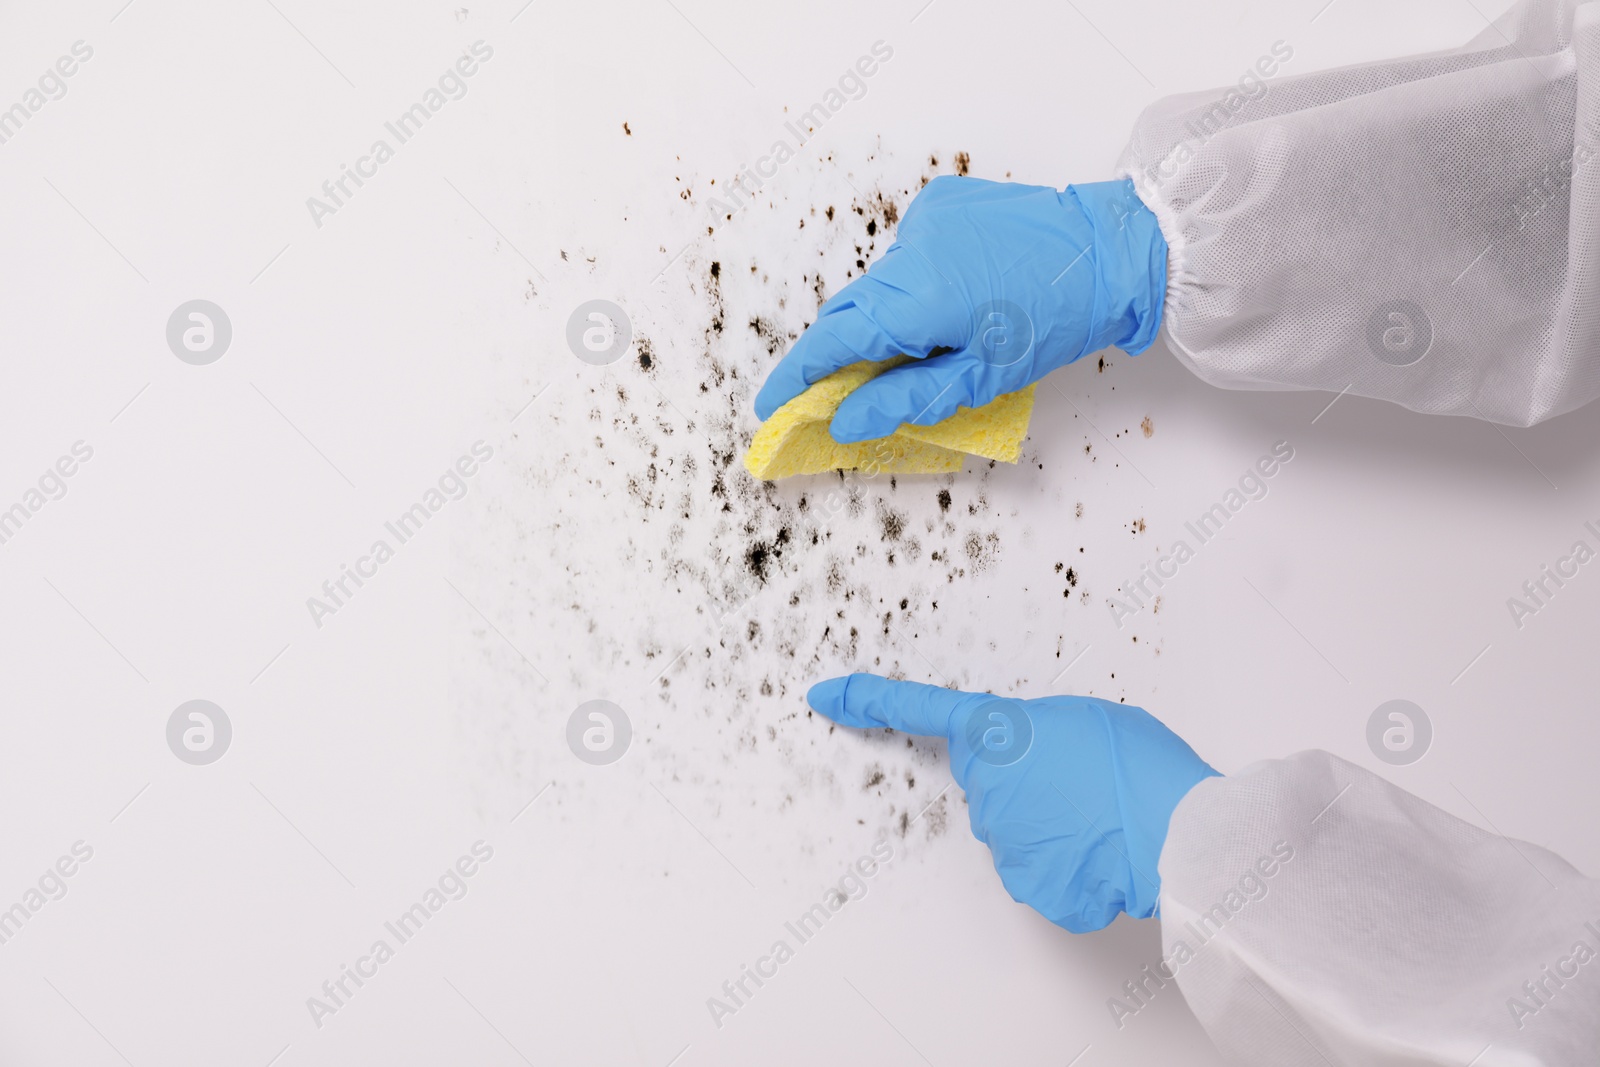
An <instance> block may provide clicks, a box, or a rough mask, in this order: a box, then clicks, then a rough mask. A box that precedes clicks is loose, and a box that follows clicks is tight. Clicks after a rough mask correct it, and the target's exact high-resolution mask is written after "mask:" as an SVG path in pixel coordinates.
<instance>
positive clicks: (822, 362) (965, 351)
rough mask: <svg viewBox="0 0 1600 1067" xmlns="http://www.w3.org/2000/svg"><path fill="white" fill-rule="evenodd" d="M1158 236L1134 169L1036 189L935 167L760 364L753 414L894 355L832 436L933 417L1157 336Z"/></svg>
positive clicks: (1163, 252)
mask: <svg viewBox="0 0 1600 1067" xmlns="http://www.w3.org/2000/svg"><path fill="white" fill-rule="evenodd" d="M1166 278H1167V245H1166V241H1164V240H1163V239H1162V237H1161V231H1160V229H1159V228H1158V227H1157V225H1156V219H1155V216H1154V215H1152V214H1151V213H1150V210H1149V209H1148V208H1146V207H1145V206H1144V204H1143V203H1142V202H1141V201H1140V200H1139V198H1138V196H1136V195H1135V194H1134V191H1133V183H1132V182H1131V181H1128V180H1127V179H1122V180H1120V181H1112V182H1095V183H1092V184H1089V185H1069V186H1068V187H1067V189H1066V191H1065V192H1058V191H1057V190H1055V189H1050V188H1046V187H1044V186H1036V185H1017V184H1011V183H1005V182H990V181H983V180H981V179H977V178H955V177H949V176H945V177H940V178H935V179H934V180H933V181H931V182H929V183H928V185H927V186H926V188H924V189H923V190H922V191H921V192H920V193H918V194H917V196H916V198H915V199H914V200H913V201H912V202H911V206H910V207H909V208H907V209H906V214H905V218H904V219H903V220H901V222H900V227H899V230H898V231H897V232H896V234H895V240H894V243H893V244H891V245H890V246H889V248H888V250H887V251H886V252H885V253H884V255H883V258H881V259H879V260H878V261H877V262H876V263H874V264H873V265H872V267H871V269H870V270H869V271H868V272H867V273H866V274H865V275H863V276H862V277H860V278H857V279H856V280H855V281H853V282H851V283H850V284H849V285H847V286H845V287H844V288H843V289H842V290H840V291H839V292H838V293H837V294H836V295H835V296H834V297H833V298H832V299H831V300H829V301H828V302H827V303H826V304H824V305H823V306H822V309H821V311H820V313H819V314H818V316H817V321H816V322H815V323H814V324H813V325H812V326H811V328H810V329H808V330H807V331H806V332H805V333H804V334H803V335H802V336H801V338H800V340H798V341H796V342H795V344H794V347H793V348H791V349H790V350H789V354H788V355H786V356H785V357H784V358H783V359H782V361H780V362H779V364H778V365H777V366H776V367H775V368H773V370H772V373H771V374H770V375H768V377H767V381H766V383H765V384H764V385H763V386H762V388H761V392H760V393H759V394H757V396H756V402H755V408H756V415H757V416H759V417H760V418H761V419H762V420H763V421H765V420H766V419H768V418H770V417H771V416H772V413H773V412H775V411H777V410H778V408H779V407H781V406H782V405H783V404H784V403H785V402H786V401H788V400H790V399H792V398H794V397H796V396H798V395H799V394H801V393H802V392H804V391H805V389H806V387H807V386H809V385H811V384H812V383H813V382H815V381H817V380H818V379H820V378H823V377H826V376H827V375H829V374H831V373H833V372H834V371H836V370H838V369H839V368H840V367H843V366H846V365H847V364H850V363H857V362H860V361H861V360H873V361H881V360H885V359H891V358H893V357H895V356H899V355H902V354H903V355H909V356H913V357H916V361H915V362H912V363H907V364H905V365H904V366H901V367H896V368H895V369H893V370H890V371H888V372H887V373H885V374H882V375H879V376H878V377H876V378H874V379H872V380H871V381H870V382H868V383H866V384H865V385H863V386H861V387H860V388H859V389H857V390H856V391H855V392H853V393H852V394H850V396H848V397H846V398H845V400H844V402H843V403H842V404H840V405H839V410H838V411H837V413H835V415H834V419H833V424H832V428H831V429H832V434H833V437H834V440H836V441H840V442H853V441H866V440H871V439H873V438H878V437H887V436H888V435H889V434H891V433H893V432H894V431H895V430H896V429H897V428H898V427H899V426H900V425H901V424H902V423H912V424H915V425H918V426H930V425H932V424H934V423H936V422H940V421H942V420H944V419H946V418H948V417H950V416H951V415H953V414H955V412H956V409H957V408H958V407H978V406H980V405H982V404H987V403H988V402H989V401H991V400H993V399H994V398H995V397H997V396H1000V395H1001V394H1003V393H1011V392H1015V391H1016V390H1018V389H1021V388H1023V387H1024V386H1026V385H1028V384H1030V383H1032V382H1035V381H1038V380H1039V379H1040V378H1042V377H1044V376H1045V375H1046V374H1048V373H1049V372H1051V371H1052V370H1055V369H1056V368H1057V367H1061V366H1065V365H1066V364H1068V363H1071V362H1073V361H1074V360H1076V359H1079V358H1080V357H1082V356H1084V355H1087V354H1088V353H1090V352H1095V351H1098V350H1100V349H1102V348H1105V347H1106V346H1108V345H1116V346H1117V347H1118V348H1121V349H1122V350H1123V351H1125V352H1127V353H1129V354H1130V355H1138V354H1139V353H1140V352H1143V351H1144V350H1145V349H1146V348H1148V347H1149V346H1150V343H1151V342H1152V341H1154V340H1155V336H1156V331H1157V329H1158V327H1159V326H1160V324H1161V307H1162V303H1163V301H1164V299H1165V296H1166Z"/></svg>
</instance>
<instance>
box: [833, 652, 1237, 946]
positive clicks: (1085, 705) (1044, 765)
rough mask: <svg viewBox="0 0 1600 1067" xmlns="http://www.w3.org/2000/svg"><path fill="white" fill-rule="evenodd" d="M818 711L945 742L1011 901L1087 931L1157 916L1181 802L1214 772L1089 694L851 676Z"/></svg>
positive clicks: (1168, 735) (1120, 707)
mask: <svg viewBox="0 0 1600 1067" xmlns="http://www.w3.org/2000/svg"><path fill="white" fill-rule="evenodd" d="M806 699H807V701H809V702H810V704H811V706H812V708H814V709H815V710H816V711H818V712H820V713H821V714H823V715H826V716H827V717H828V718H830V719H832V720H833V721H834V722H837V723H839V724H841V725H844V726H859V727H873V726H888V727H891V728H893V729H896V730H899V731H901V732H903V733H908V734H921V735H924V736H928V737H944V738H946V739H947V740H948V741H949V742H950V771H951V773H952V774H953V775H954V776H955V780H956V784H958V785H960V786H961V788H962V789H964V790H966V793H967V807H968V815H969V816H970V818H971V821H972V832H973V834H974V835H976V836H977V838H978V840H979V841H982V842H983V843H984V844H986V845H988V846H989V851H990V852H992V853H993V854H994V866H995V870H997V871H999V872H1000V881H1001V882H1002V883H1003V884H1004V885H1005V887H1006V890H1007V891H1008V892H1009V893H1010V894H1011V897H1012V899H1013V900H1016V901H1018V902H1020V903H1022V904H1027V905H1028V906H1029V907H1031V908H1033V909H1034V910H1035V911H1037V912H1039V914H1041V915H1043V916H1044V917H1045V918H1047V919H1049V920H1050V921H1051V922H1053V923H1055V924H1056V925H1058V926H1064V927H1066V928H1067V929H1068V930H1071V931H1072V932H1073V933H1079V934H1081V933H1086V932H1088V931H1090V930H1098V929H1100V928H1101V927H1103V926H1106V925H1107V924H1109V923H1110V922H1111V920H1113V919H1115V918H1116V917H1117V913H1118V912H1119V911H1126V912H1127V913H1128V914H1129V915H1132V916H1133V917H1134V918H1138V919H1145V918H1149V917H1150V916H1151V915H1153V914H1155V910H1156V903H1157V900H1158V896H1159V893H1160V888H1161V886H1160V882H1159V880H1158V879H1159V877H1160V876H1159V875H1158V874H1157V873H1156V861H1157V860H1158V859H1159V858H1160V857H1161V846H1162V845H1163V844H1164V843H1165V842H1166V839H1167V823H1168V822H1169V821H1170V820H1171V818H1172V812H1173V809H1174V808H1176V807H1177V806H1178V801H1180V800H1182V799H1183V797H1184V795H1185V794H1186V793H1188V792H1189V790H1190V789H1192V788H1194V786H1195V785H1196V783H1198V782H1200V781H1202V780H1204V779H1206V778H1209V777H1211V776H1213V775H1216V774H1217V772H1216V771H1214V770H1212V769H1211V767H1210V766H1209V765H1208V764H1207V763H1206V762H1205V761H1204V760H1202V759H1201V758H1200V757H1199V756H1197V755H1195V753H1194V749H1192V748H1190V747H1189V746H1188V745H1186V744H1184V742H1183V741H1182V740H1181V739H1180V738H1179V737H1178V735H1177V734H1174V733H1173V732H1172V731H1171V730H1169V729H1167V728H1166V727H1165V726H1163V725H1161V723H1160V722H1159V721H1158V720H1157V719H1156V718H1155V717H1153V716H1152V715H1150V714H1149V713H1148V712H1146V711H1143V710H1141V709H1139V708H1134V707H1129V706H1128V705H1126V704H1112V703H1110V702H1108V701H1104V700H1096V699H1094V698H1092V697H1070V696H1056V697H1043V698H1041V699H1038V700H1014V699H1010V698H1006V697H995V696H988V695H985V694H982V693H961V692H957V691H956V690H953V689H941V688H939V687H937V686H932V685H923V684H921V683H919V682H893V681H890V680H888V679H887V678H879V677H878V676H877V675H873V674H852V675H850V676H849V677H847V678H830V679H829V680H828V681H826V682H818V683H817V684H816V685H814V686H812V687H811V691H810V692H809V693H807V694H806Z"/></svg>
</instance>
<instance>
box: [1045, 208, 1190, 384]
mask: <svg viewBox="0 0 1600 1067" xmlns="http://www.w3.org/2000/svg"><path fill="white" fill-rule="evenodd" d="M1067 196H1069V197H1071V198H1072V200H1073V201H1074V202H1075V203H1076V204H1077V205H1078V207H1079V209H1080V210H1082V212H1083V213H1084V216H1085V217H1086V218H1087V219H1088V220H1089V224H1090V225H1091V226H1093V227H1094V245H1093V248H1094V255H1095V295H1094V329H1093V331H1092V332H1091V334H1090V336H1089V340H1088V346H1087V347H1086V348H1085V349H1084V350H1083V353H1081V355H1087V354H1088V353H1090V352H1094V351H1097V350H1099V349H1101V348H1105V347H1107V346H1108V345H1116V346H1117V347H1118V348H1120V349H1122V350H1123V351H1124V352H1126V353H1128V354H1129V355H1130V356H1137V355H1138V354H1139V353H1141V352H1143V351H1144V350H1145V349H1147V348H1149V347H1150V345H1151V344H1152V343H1153V342H1154V341H1155V339H1156V334H1157V333H1158V332H1159V331H1160V329H1161V313H1162V309H1163V307H1164V305H1165V303H1166V292H1167V242H1166V239H1165V238H1164V237H1162V236H1161V227H1160V225H1159V224H1158V223H1157V222H1156V217H1155V215H1154V214H1153V213H1152V212H1151V211H1150V209H1149V208H1147V207H1145V205H1144V201H1142V200H1140V199H1139V196H1138V194H1137V193H1136V192H1135V191H1134V188H1133V182H1131V181H1129V180H1128V179H1127V178H1121V179H1118V180H1117V181H1109V182H1090V183H1087V184H1084V185H1069V186H1067Z"/></svg>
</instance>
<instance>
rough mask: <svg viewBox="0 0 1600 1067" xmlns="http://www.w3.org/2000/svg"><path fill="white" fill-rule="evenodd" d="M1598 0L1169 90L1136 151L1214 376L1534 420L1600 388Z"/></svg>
mask: <svg viewBox="0 0 1600 1067" xmlns="http://www.w3.org/2000/svg"><path fill="white" fill-rule="evenodd" d="M1597 132H1600V4H1597V3H1590V2H1579V0H1521V2H1519V3H1517V4H1516V5H1515V6H1514V7H1513V8H1512V9H1511V10H1510V11H1509V12H1507V13H1506V14H1505V15H1504V16H1503V17H1501V18H1500V19H1498V20H1496V21H1495V22H1494V24H1493V25H1492V26H1491V27H1490V28H1489V29H1486V30H1485V31H1484V32H1483V33H1482V34H1480V35H1479V36H1478V37H1477V38H1476V39H1475V40H1473V41H1472V42H1470V43H1469V44H1467V45H1465V46H1464V47H1462V48H1459V49H1456V50H1453V51H1448V52H1438V53H1433V54H1430V55H1421V56H1411V57H1408V58H1404V59H1396V60H1391V61H1384V62H1376V63H1366V64H1361V65H1358V66H1352V67H1344V68H1340V69H1336V70H1327V71H1321V72H1315V73H1300V72H1297V71H1295V70H1294V60H1293V46H1292V43H1290V42H1285V41H1278V42H1275V43H1274V44H1273V45H1272V46H1271V48H1270V49H1269V50H1264V52H1263V55H1262V57H1261V60H1260V61H1259V62H1258V64H1257V65H1256V68H1255V69H1254V70H1252V71H1250V72H1248V73H1247V75H1246V76H1245V77H1243V78H1242V79H1241V80H1240V83H1239V84H1238V85H1237V86H1234V87H1230V88H1227V89H1221V90H1212V91H1209V92H1198V93H1190V94H1186V95H1182V96H1175V97H1169V98H1167V99H1165V100H1161V101H1158V102H1157V103H1155V104H1154V105H1152V106H1151V107H1149V108H1148V109H1146V110H1145V112H1144V113H1143V115H1142V116H1141V117H1140V118H1139V121H1138V123H1137V125H1136V126H1135V127H1134V131H1133V136H1132V140H1131V141H1130V143H1129V145H1128V147H1127V149H1126V150H1125V151H1124V153H1123V156H1122V159H1121V161H1120V163H1119V165H1118V170H1119V174H1120V175H1123V176H1127V177H1130V178H1132V179H1133V182H1134V185H1135V188H1136V189H1137V190H1138V193H1139V196H1140V198H1141V199H1142V200H1143V201H1144V202H1145V204H1146V205H1147V206H1149V207H1150V209H1151V210H1152V211H1153V212H1154V213H1155V215H1156V217H1157V219H1158V220H1159V222H1160V225H1161V229H1162V233H1163V235H1164V236H1165V237H1166V239H1167V243H1168V245H1169V260H1168V279H1167V299H1166V305H1165V313H1164V323H1163V330H1162V333H1163V336H1165V338H1166V340H1167V342H1168V344H1169V346H1170V347H1171V348H1172V349H1173V350H1174V351H1175V352H1176V353H1177V354H1178V356H1179V358H1180V359H1181V360H1182V361H1183V362H1184V363H1186V364H1187V365H1188V366H1189V367H1190V369H1192V370H1193V371H1194V372H1195V373H1197V374H1198V375H1199V376H1200V377H1201V378H1204V379H1205V380H1206V381H1209V382H1211V383H1212V384H1214V385H1220V386H1226V387H1230V388H1241V389H1273V388H1279V389H1283V388H1288V389H1326V390H1332V391H1336V392H1342V391H1344V390H1349V391H1350V392H1352V393H1355V394H1357V395H1360V396H1369V397H1377V398H1379V399H1383V400H1391V401H1394V402H1396V403H1398V404H1402V405H1404V406H1405V407H1408V408H1411V409H1412V410H1415V411H1423V412H1433V413H1441V414H1452V415H1471V416H1476V417H1479V418H1484V419H1489V420H1491V421H1494V422H1499V423H1505V424H1509V425H1516V426H1527V425H1531V424H1533V423H1536V422H1539V421H1541V420H1543V419H1547V418H1550V417H1552V416H1554V415H1559V414H1561V413H1562V412H1565V411H1570V410H1572V409H1573V408H1577V407H1580V406H1582V405H1583V404H1586V403H1588V402H1589V401H1591V400H1593V399H1594V398H1595V397H1596V396H1600V165H1591V164H1593V161H1594V156H1595V154H1596V152H1597V150H1600V142H1597V140H1596V134H1597Z"/></svg>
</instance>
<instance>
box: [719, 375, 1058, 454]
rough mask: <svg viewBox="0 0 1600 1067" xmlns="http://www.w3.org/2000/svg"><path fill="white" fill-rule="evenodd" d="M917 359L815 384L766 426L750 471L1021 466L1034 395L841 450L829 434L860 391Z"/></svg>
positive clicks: (753, 445)
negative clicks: (969, 462) (978, 461)
mask: <svg viewBox="0 0 1600 1067" xmlns="http://www.w3.org/2000/svg"><path fill="white" fill-rule="evenodd" d="M910 358H911V357H909V356H899V357H896V358H895V359H889V360H884V361H882V362H879V363H852V364H851V365H850V366H848V367H844V368H842V369H841V370H837V371H835V372H833V373H832V374H830V375H828V376H827V377H826V378H823V379H822V380H820V381H818V382H816V383H814V384H813V385H812V386H811V388H809V389H807V390H806V391H805V392H803V393H801V394H800V395H799V396H797V397H795V398H794V399H793V400H791V401H789V402H788V403H787V404H785V405H783V407H781V408H779V409H778V410H777V411H775V412H773V414H772V418H770V419H768V420H767V421H766V422H764V423H762V424H761V428H760V429H759V430H757V431H756V435H755V439H754V440H752V441H751V442H750V451H749V452H747V453H745V457H744V465H745V469H746V470H748V471H749V472H750V473H751V474H753V475H755V476H756V477H757V478H761V479H763V480H769V481H770V480H772V479H776V478H788V477H791V476H793V475H797V474H821V473H823V472H824V471H831V470H867V471H871V472H873V473H898V474H941V473H946V472H950V471H959V470H960V469H961V467H962V465H963V464H964V463H965V461H966V454H971V455H974V456H982V457H984V458H985V459H995V460H1000V461H1001V462H1003V463H1015V462H1016V461H1017V459H1018V458H1019V457H1020V456H1021V455H1022V439H1023V438H1024V437H1026V436H1027V435H1028V420H1029V419H1030V418H1032V416H1033V392H1034V387H1033V386H1031V385H1030V386H1028V387H1027V388H1026V389H1022V390H1019V391H1017V392H1015V393H1007V394H1006V395H1005V396H1002V397H997V398H996V399H995V400H992V401H990V402H989V403H987V404H985V405H983V406H982V407H979V408H960V409H958V410H957V411H956V413H955V414H954V415H952V416H950V417H949V418H948V419H945V420H944V421H943V422H940V423H937V424H935V425H933V426H909V425H908V426H901V427H900V428H899V429H898V430H896V431H895V432H894V433H893V434H891V435H889V436H888V437H880V438H878V439H877V440H874V441H861V442H859V443H857V444H849V445H842V444H840V443H839V442H837V441H835V440H834V439H833V437H832V436H831V435H830V434H829V433H828V423H829V422H831V421H832V420H833V413H834V412H835V411H837V410H838V408H839V404H840V402H841V401H843V400H844V398H845V397H847V396H849V395H850V394H851V393H852V392H854V391H855V390H856V389H858V388H860V387H861V386H862V385H864V384H865V383H867V382H868V381H871V380H872V379H873V378H876V377H877V376H878V375H880V374H882V373H883V372H884V371H886V370H889V369H890V368H892V367H897V366H899V365H900V364H902V363H904V362H906V361H907V360H908V359H910Z"/></svg>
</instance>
